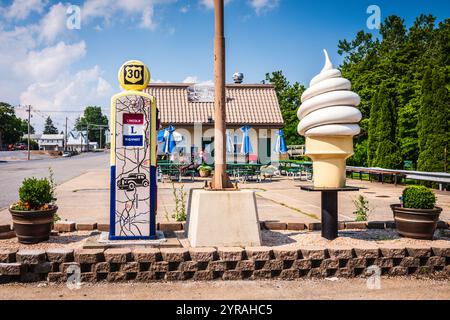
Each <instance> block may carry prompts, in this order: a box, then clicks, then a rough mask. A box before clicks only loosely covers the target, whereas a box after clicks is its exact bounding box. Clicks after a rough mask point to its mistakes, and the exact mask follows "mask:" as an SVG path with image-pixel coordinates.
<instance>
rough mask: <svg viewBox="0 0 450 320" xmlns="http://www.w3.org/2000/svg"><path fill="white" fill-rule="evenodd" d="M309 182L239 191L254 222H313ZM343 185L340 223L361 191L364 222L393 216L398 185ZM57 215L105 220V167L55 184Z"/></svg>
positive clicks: (164, 195)
mask: <svg viewBox="0 0 450 320" xmlns="http://www.w3.org/2000/svg"><path fill="white" fill-rule="evenodd" d="M204 183H205V182H204V180H198V181H196V182H193V183H192V182H184V183H174V184H173V185H174V186H175V187H176V188H179V187H180V186H181V185H183V186H184V190H185V191H186V192H187V194H189V190H190V189H191V188H202V187H203V186H204ZM308 184H310V183H308V182H303V181H298V180H295V181H294V180H292V179H291V178H286V177H283V178H275V179H274V180H273V181H272V182H261V183H244V184H240V187H241V188H243V189H253V190H255V191H256V194H257V203H258V210H259V217H260V220H271V221H283V222H287V221H289V222H303V223H310V222H319V221H320V193H317V192H307V191H302V190H300V186H301V185H308ZM347 184H348V185H351V186H356V187H360V188H361V190H360V191H359V192H342V193H340V194H339V214H340V216H339V219H340V221H352V220H354V215H353V211H354V210H355V207H354V204H353V202H352V201H353V200H354V199H356V197H357V196H358V195H359V194H362V195H364V196H365V197H366V198H367V199H368V200H369V204H370V207H371V209H372V210H371V213H370V216H369V220H370V221H376V220H393V217H392V212H391V209H390V207H389V205H390V204H392V203H398V202H399V200H398V198H399V196H400V195H401V193H402V190H403V188H404V187H403V186H394V185H390V184H379V183H369V182H361V181H359V180H349V181H348V183H347ZM172 192H173V189H172V183H158V216H157V221H158V222H164V221H173V218H172V214H173V211H174V208H175V201H174V199H173V195H172ZM436 194H437V197H438V205H439V206H441V207H442V208H443V209H444V210H443V213H442V214H441V219H442V220H450V210H449V208H450V192H436ZM57 198H58V200H57V203H58V206H59V210H58V214H59V216H60V217H61V218H62V219H63V220H69V221H75V222H80V223H81V222H83V223H87V222H97V223H109V170H98V169H95V170H88V171H87V172H86V173H85V174H83V175H81V176H78V177H76V178H74V179H72V180H70V181H67V182H65V183H63V184H61V185H60V186H58V188H57ZM10 222H11V217H10V214H9V212H8V210H3V211H1V212H0V224H7V223H10Z"/></svg>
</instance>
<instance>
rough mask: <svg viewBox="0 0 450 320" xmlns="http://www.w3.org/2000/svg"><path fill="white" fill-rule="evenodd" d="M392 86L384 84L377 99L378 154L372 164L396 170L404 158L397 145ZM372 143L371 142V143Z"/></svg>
mask: <svg viewBox="0 0 450 320" xmlns="http://www.w3.org/2000/svg"><path fill="white" fill-rule="evenodd" d="M391 87H392V84H391V85H390V86H389V85H386V84H385V83H383V84H382V85H381V87H380V92H379V93H378V95H377V99H375V101H374V102H375V104H376V105H377V106H376V108H377V113H376V126H375V129H374V128H372V129H374V131H372V132H370V133H371V134H373V132H374V134H375V136H376V140H375V141H374V144H375V145H374V146H370V147H371V148H375V147H376V152H375V155H374V157H373V160H372V162H371V165H372V166H374V167H381V168H388V169H396V168H399V167H401V163H402V158H401V156H400V152H399V148H398V145H397V143H396V113H395V110H396V103H395V100H394V98H393V97H392V93H391V92H392V88H391ZM369 143H370V141H369Z"/></svg>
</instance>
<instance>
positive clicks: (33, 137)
mask: <svg viewBox="0 0 450 320" xmlns="http://www.w3.org/2000/svg"><path fill="white" fill-rule="evenodd" d="M41 136H42V134H38V133H36V134H35V133H32V134H30V140H31V141H36V142H38V141H39V138H40V137H41ZM22 139H23V140H27V139H28V134H24V135H23V137H22Z"/></svg>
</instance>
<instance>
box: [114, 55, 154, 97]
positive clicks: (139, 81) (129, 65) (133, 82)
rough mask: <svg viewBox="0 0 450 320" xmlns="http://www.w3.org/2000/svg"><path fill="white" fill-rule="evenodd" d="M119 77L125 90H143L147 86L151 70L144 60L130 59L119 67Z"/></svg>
mask: <svg viewBox="0 0 450 320" xmlns="http://www.w3.org/2000/svg"><path fill="white" fill-rule="evenodd" d="M118 78H119V82H120V86H121V87H122V88H124V89H125V90H136V91H141V90H144V89H145V88H147V85H148V83H149V81H150V71H149V70H148V68H147V66H146V65H145V64H144V63H143V62H141V61H138V60H130V61H127V62H125V63H124V64H123V65H122V67H121V68H120V69H119V74H118Z"/></svg>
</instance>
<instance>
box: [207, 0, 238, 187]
mask: <svg viewBox="0 0 450 320" xmlns="http://www.w3.org/2000/svg"><path fill="white" fill-rule="evenodd" d="M214 17H215V19H214V20H215V35H214V84H215V99H214V119H215V121H214V152H215V154H214V176H213V179H212V183H211V189H213V190H223V189H229V188H233V185H232V184H231V181H230V179H229V177H228V175H227V173H226V169H227V162H226V139H225V132H226V123H225V121H226V109H225V103H226V97H225V34H224V0H214Z"/></svg>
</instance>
